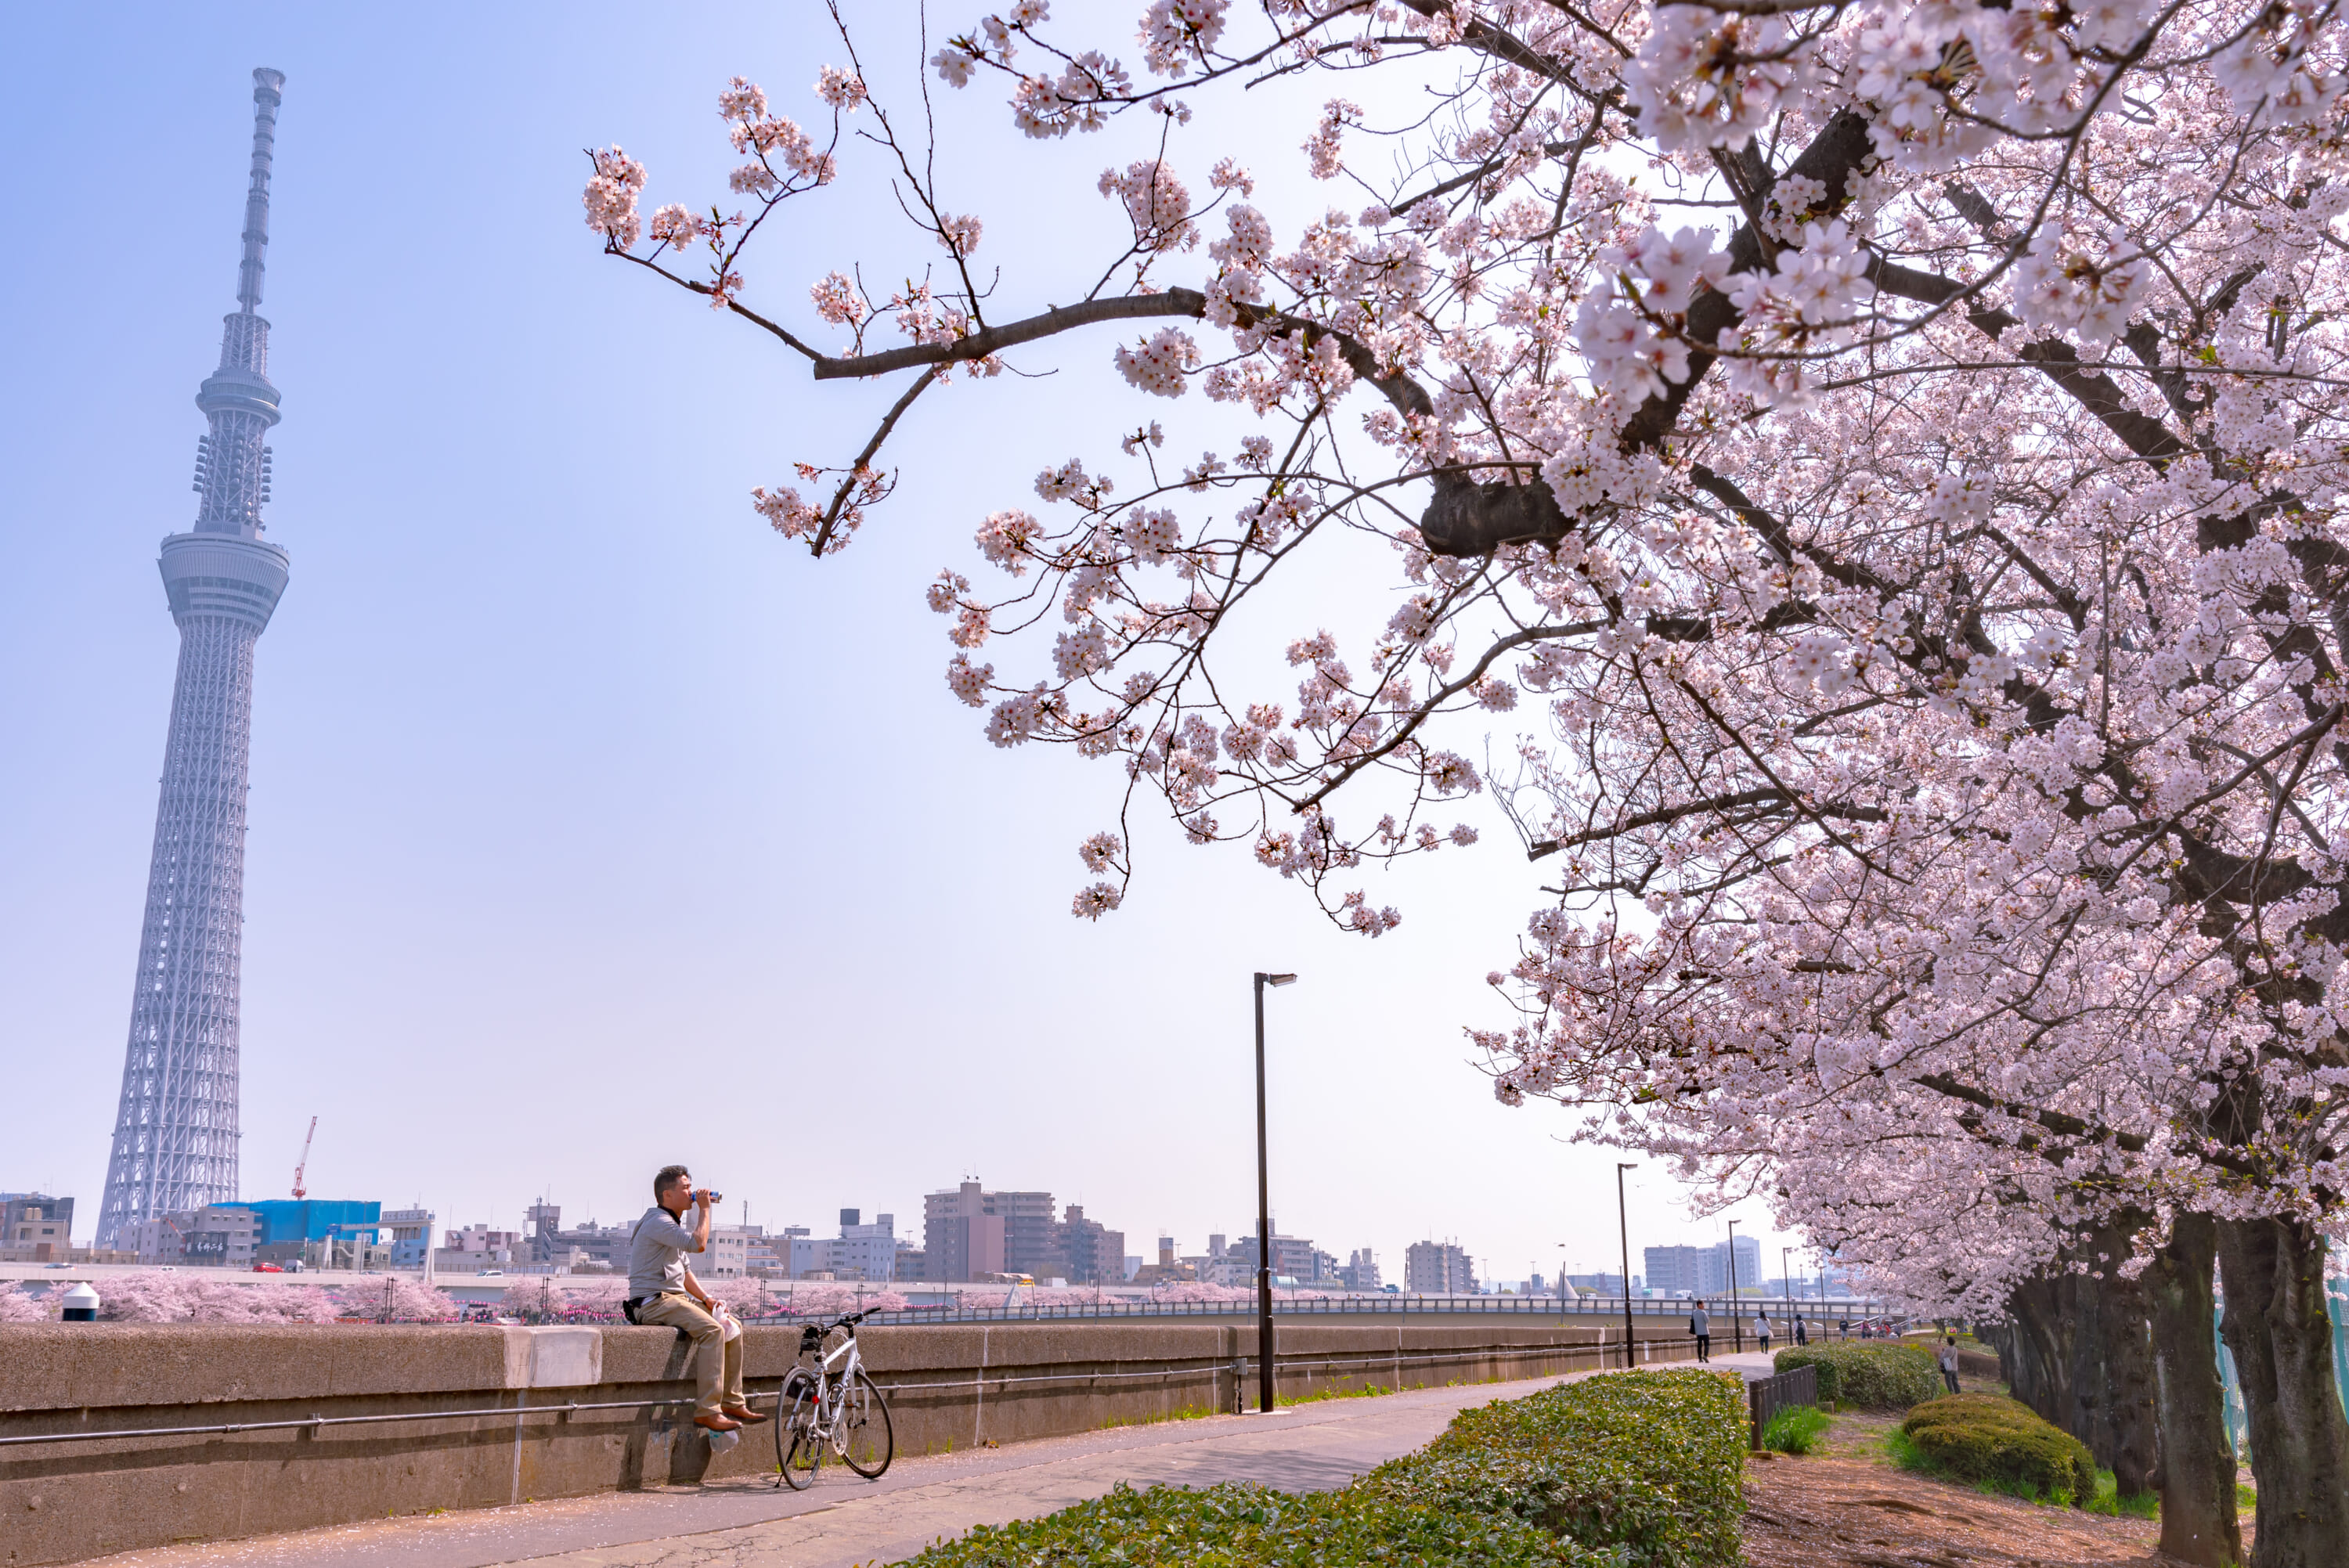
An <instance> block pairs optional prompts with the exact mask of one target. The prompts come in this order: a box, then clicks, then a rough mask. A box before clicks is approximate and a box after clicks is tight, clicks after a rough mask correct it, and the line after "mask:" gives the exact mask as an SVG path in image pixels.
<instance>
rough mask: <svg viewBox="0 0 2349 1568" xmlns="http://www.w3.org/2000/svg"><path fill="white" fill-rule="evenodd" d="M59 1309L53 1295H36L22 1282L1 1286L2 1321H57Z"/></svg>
mask: <svg viewBox="0 0 2349 1568" xmlns="http://www.w3.org/2000/svg"><path fill="white" fill-rule="evenodd" d="M57 1311H58V1308H57V1302H56V1301H55V1300H54V1299H53V1298H52V1297H50V1296H47V1295H34V1294H33V1293H32V1292H31V1291H29V1290H26V1288H25V1287H24V1286H23V1285H21V1284H11V1285H8V1286H6V1287H5V1288H0V1323H55V1322H57Z"/></svg>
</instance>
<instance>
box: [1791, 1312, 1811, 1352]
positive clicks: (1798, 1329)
mask: <svg viewBox="0 0 2349 1568" xmlns="http://www.w3.org/2000/svg"><path fill="white" fill-rule="evenodd" d="M1810 1342H1811V1336H1810V1335H1809V1334H1807V1333H1806V1332H1805V1331H1804V1328H1803V1315H1802V1314H1801V1313H1799V1312H1798V1313H1796V1314H1795V1344H1796V1345H1798V1346H1800V1345H1808V1344H1809V1343H1810Z"/></svg>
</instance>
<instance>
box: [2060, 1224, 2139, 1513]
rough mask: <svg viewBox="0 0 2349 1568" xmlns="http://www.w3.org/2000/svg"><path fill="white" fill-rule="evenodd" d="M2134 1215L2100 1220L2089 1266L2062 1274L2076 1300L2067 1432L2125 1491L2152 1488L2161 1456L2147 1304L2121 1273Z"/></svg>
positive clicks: (2128, 1493)
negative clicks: (2083, 1271) (2101, 1224)
mask: <svg viewBox="0 0 2349 1568" xmlns="http://www.w3.org/2000/svg"><path fill="white" fill-rule="evenodd" d="M2139 1223H2141V1222H2132V1221H2130V1220H2127V1219H2123V1220H2118V1221H2115V1222H2111V1223H2109V1224H2107V1225H2106V1226H2105V1227H2104V1228H2103V1229H2101V1230H2100V1231H2099V1232H2098V1233H2096V1235H2095V1239H2094V1240H2093V1241H2092V1242H2091V1243H2089V1244H2088V1246H2087V1247H2086V1248H2085V1252H2086V1254H2087V1255H2086V1256H2085V1257H2084V1258H2083V1259H2082V1261H2083V1262H2084V1263H2085V1264H2087V1265H2088V1266H2089V1268H2091V1269H2092V1270H2094V1271H2095V1272H2094V1273H2091V1274H2073V1275H2071V1276H2069V1280H2068V1283H2069V1284H2071V1286H2072V1291H2073V1300H2074V1301H2075V1303H2076V1308H2075V1310H2076V1316H2075V1318H2074V1320H2073V1324H2072V1353H2073V1368H2074V1370H2073V1373H2072V1403H2073V1411H2072V1420H2071V1423H2070V1426H2071V1430H2072V1434H2073V1436H2075V1437H2076V1438H2078V1439H2080V1440H2081V1441H2082V1442H2084V1443H2085V1444H2087V1445H2088V1451H2089V1452H2090V1453H2092V1454H2094V1455H2095V1460H2096V1463H2097V1464H2099V1465H2101V1466H2103V1467H2104V1468H2105V1469H2106V1470H2110V1471H2112V1472H2113V1480H2114V1482H2115V1484H2116V1487H2117V1488H2118V1490H2119V1491H2120V1494H2121V1495H2122V1496H2124V1497H2137V1496H2142V1495H2143V1494H2144V1493H2147V1492H2149V1491H2153V1489H2154V1473H2155V1471H2156V1470H2157V1469H2158V1466H2159V1462H2160V1453H2159V1449H2158V1438H2157V1436H2156V1431H2155V1426H2154V1398H2155V1396H2154V1386H2155V1375H2154V1368H2153V1337H2152V1332H2151V1329H2150V1326H2149V1325H2148V1324H2147V1304H2146V1300H2145V1296H2144V1294H2143V1292H2142V1291H2141V1290H2140V1289H2139V1288H2138V1285H2137V1281H2135V1280H2133V1279H2125V1278H2123V1277H2122V1275H2121V1273H2120V1265H2121V1264H2123V1263H2124V1262H2126V1261H2127V1258H2128V1255H2129V1251H2130V1248H2131V1245H2132V1243H2133V1240H2134V1235H2135V1233H2136V1231H2137V1229H2138V1225H2139ZM2099 1276H2101V1277H2099ZM2084 1501H2085V1500H2084Z"/></svg>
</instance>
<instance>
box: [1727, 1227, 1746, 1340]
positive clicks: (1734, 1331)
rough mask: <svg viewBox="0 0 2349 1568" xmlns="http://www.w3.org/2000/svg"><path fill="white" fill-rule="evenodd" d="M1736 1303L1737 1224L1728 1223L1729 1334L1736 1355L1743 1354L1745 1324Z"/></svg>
mask: <svg viewBox="0 0 2349 1568" xmlns="http://www.w3.org/2000/svg"><path fill="white" fill-rule="evenodd" d="M1739 1310H1740V1308H1739V1305H1738V1301H1737V1222H1736V1221H1734V1220H1732V1221H1730V1222H1729V1334H1730V1338H1731V1340H1732V1342H1733V1343H1734V1344H1735V1345H1736V1346H1737V1354H1739V1355H1741V1356H1742V1355H1744V1353H1745V1324H1744V1319H1743V1318H1741V1317H1740V1316H1739V1315H1738V1314H1739Z"/></svg>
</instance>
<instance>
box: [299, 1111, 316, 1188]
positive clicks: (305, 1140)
mask: <svg viewBox="0 0 2349 1568" xmlns="http://www.w3.org/2000/svg"><path fill="white" fill-rule="evenodd" d="M317 1136H318V1119H317V1118H316V1117H315V1116H314V1117H312V1118H311V1119H310V1130H309V1131H307V1132H305V1133H304V1134H303V1135H302V1158H301V1159H299V1160H297V1161H295V1162H294V1196H295V1197H296V1198H299V1197H300V1196H302V1173H303V1172H304V1171H307V1170H308V1169H309V1168H310V1140H312V1139H314V1138H316V1137H317Z"/></svg>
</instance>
